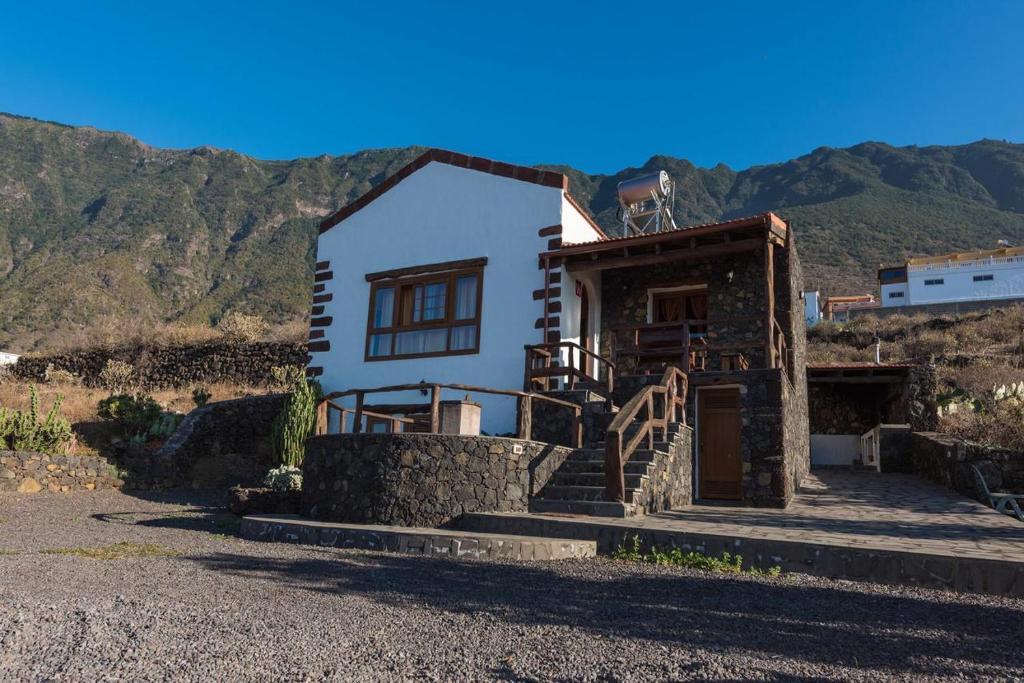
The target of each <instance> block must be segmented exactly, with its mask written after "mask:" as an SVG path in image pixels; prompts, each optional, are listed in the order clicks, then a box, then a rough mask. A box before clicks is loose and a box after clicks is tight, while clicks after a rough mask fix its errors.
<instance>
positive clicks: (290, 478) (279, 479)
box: [263, 465, 302, 491]
mask: <svg viewBox="0 0 1024 683" xmlns="http://www.w3.org/2000/svg"><path fill="white" fill-rule="evenodd" d="M263 484H264V486H269V487H270V488H272V489H274V490H275V491H301V490H302V470H300V469H299V468H298V467H289V466H288V465H281V466H280V467H277V468H275V469H272V470H270V471H269V472H267V476H266V477H265V478H264V479H263Z"/></svg>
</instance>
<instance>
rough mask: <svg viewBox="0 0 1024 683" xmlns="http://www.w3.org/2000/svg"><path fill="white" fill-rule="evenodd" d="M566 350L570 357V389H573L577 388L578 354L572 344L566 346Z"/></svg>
mask: <svg viewBox="0 0 1024 683" xmlns="http://www.w3.org/2000/svg"><path fill="white" fill-rule="evenodd" d="M566 351H567V353H566V354H565V355H566V356H567V357H568V358H569V377H568V380H569V391H572V390H573V389H575V388H576V356H575V355H573V348H572V347H571V346H568V347H566Z"/></svg>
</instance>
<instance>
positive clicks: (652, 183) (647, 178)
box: [619, 171, 672, 205]
mask: <svg viewBox="0 0 1024 683" xmlns="http://www.w3.org/2000/svg"><path fill="white" fill-rule="evenodd" d="M671 191H672V181H671V180H669V177H668V173H666V172H665V171H658V172H657V173H651V174H649V175H643V176H640V177H638V178H630V179H629V180H623V181H622V182H621V183H619V201H620V202H622V203H623V204H626V205H629V204H637V203H639V202H644V201H649V200H650V199H652V193H653V194H654V196H656V197H657V198H658V199H664V198H666V197H667V196H668V194H669V192H671Z"/></svg>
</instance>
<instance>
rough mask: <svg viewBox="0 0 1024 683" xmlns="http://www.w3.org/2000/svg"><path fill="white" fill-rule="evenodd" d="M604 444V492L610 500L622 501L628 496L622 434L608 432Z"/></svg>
mask: <svg viewBox="0 0 1024 683" xmlns="http://www.w3.org/2000/svg"><path fill="white" fill-rule="evenodd" d="M605 438H606V439H607V441H606V443H605V446H604V492H605V496H606V497H607V498H608V500H610V501H614V502H618V503H621V502H623V501H624V500H625V497H626V477H625V475H624V474H623V470H622V434H619V433H617V432H608V435H607V436H606V437H605Z"/></svg>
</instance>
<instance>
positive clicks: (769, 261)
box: [764, 241, 775, 368]
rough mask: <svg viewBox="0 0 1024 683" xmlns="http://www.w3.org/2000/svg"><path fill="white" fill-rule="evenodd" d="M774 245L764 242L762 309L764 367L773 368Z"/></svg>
mask: <svg viewBox="0 0 1024 683" xmlns="http://www.w3.org/2000/svg"><path fill="white" fill-rule="evenodd" d="M774 248H775V245H773V244H772V243H771V242H770V241H766V242H765V245H764V276H765V298H766V299H767V301H766V302H765V308H764V319H765V323H764V328H765V329H764V335H765V339H764V353H765V358H766V361H767V362H766V365H767V366H768V367H770V368H774V367H775V253H774V251H773V250H774Z"/></svg>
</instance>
